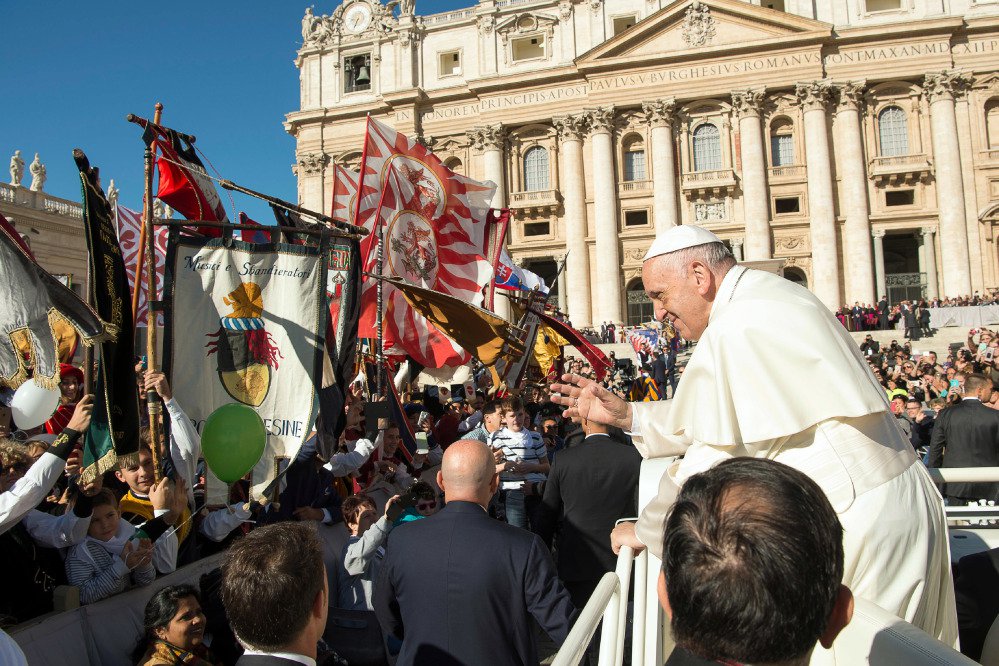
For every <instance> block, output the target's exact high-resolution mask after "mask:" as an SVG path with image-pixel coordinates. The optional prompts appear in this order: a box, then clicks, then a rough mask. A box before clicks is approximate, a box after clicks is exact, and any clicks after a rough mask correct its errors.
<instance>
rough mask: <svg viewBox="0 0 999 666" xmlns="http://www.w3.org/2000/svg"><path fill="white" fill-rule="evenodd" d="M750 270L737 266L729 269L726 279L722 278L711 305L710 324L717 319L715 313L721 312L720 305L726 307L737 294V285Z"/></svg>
mask: <svg viewBox="0 0 999 666" xmlns="http://www.w3.org/2000/svg"><path fill="white" fill-rule="evenodd" d="M740 269H741V270H740ZM748 270H749V269H748V268H746V267H745V266H740V265H739V264H736V265H735V266H733V267H732V268H730V269H728V273H725V277H723V278H722V281H721V284H720V285H718V290H717V291H715V300H714V301H713V302H712V303H711V312H710V313H709V314H708V323H709V324H710V323H711V320H712V319H714V318H715V313H716V312H718V310H719V304H721V305H722V306H724V305H725V304H727V303H728V302H729V300H731V298H732V295H733V294H734V292H735V284H736V282H738V281H739V278H740V277H742V276H743V275H744V274H745V273H746V272H747V271H748Z"/></svg>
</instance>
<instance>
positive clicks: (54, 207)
mask: <svg viewBox="0 0 999 666" xmlns="http://www.w3.org/2000/svg"><path fill="white" fill-rule="evenodd" d="M0 202H3V203H8V204H13V205H15V206H24V207H25V208H32V209H34V210H41V211H45V212H47V213H55V214H56V215H65V216H66V217H72V218H75V219H77V220H82V219H83V207H82V206H81V205H80V204H78V203H76V202H75V201H69V200H68V199H60V198H59V197H53V196H50V195H48V194H45V193H44V192H35V191H34V190H30V189H28V188H26V187H14V186H13V185H11V184H10V183H0Z"/></svg>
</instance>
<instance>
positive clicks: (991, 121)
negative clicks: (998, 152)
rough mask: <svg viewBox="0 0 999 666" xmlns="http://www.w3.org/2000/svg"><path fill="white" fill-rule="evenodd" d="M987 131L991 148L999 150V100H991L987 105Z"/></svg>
mask: <svg viewBox="0 0 999 666" xmlns="http://www.w3.org/2000/svg"><path fill="white" fill-rule="evenodd" d="M985 131H986V133H987V134H988V137H986V138H987V139H988V145H989V148H999V99H990V100H989V101H988V104H986V105H985Z"/></svg>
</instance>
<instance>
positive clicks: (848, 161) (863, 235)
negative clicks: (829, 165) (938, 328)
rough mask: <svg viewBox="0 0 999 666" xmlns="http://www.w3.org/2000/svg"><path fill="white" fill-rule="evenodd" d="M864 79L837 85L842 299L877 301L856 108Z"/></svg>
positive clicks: (864, 163)
mask: <svg viewBox="0 0 999 666" xmlns="http://www.w3.org/2000/svg"><path fill="white" fill-rule="evenodd" d="M865 85H866V82H865V81H850V82H848V83H844V84H842V85H841V86H839V88H838V92H839V103H838V104H837V106H836V130H837V132H836V144H837V146H838V147H839V151H840V164H842V165H843V173H842V174H841V181H840V182H841V187H842V188H843V189H842V192H841V193H840V201H842V202H843V213H844V216H845V217H846V221H845V222H844V224H843V264H844V266H843V268H844V270H845V272H846V280H845V282H846V302H847V303H854V302H856V301H860V302H861V303H872V304H874V303H877V302H878V297H879V296H880V295H881V294H875V293H874V258H873V257H872V256H871V240H870V239H871V218H870V213H869V211H868V208H867V197H868V193H867V161H866V160H865V159H864V130H863V126H862V124H861V121H860V110H861V109H862V108H863V105H864V87H865Z"/></svg>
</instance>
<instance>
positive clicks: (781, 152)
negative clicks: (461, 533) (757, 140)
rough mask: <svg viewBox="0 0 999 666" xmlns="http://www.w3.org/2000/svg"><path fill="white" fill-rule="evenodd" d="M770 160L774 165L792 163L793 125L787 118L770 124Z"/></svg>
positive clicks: (789, 164) (788, 164)
mask: <svg viewBox="0 0 999 666" xmlns="http://www.w3.org/2000/svg"><path fill="white" fill-rule="evenodd" d="M770 162H771V164H772V165H773V166H775V167H778V166H791V165H793V164H794V125H793V124H792V123H791V121H790V120H789V119H788V118H778V119H777V120H775V121H773V123H771V125H770Z"/></svg>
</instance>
